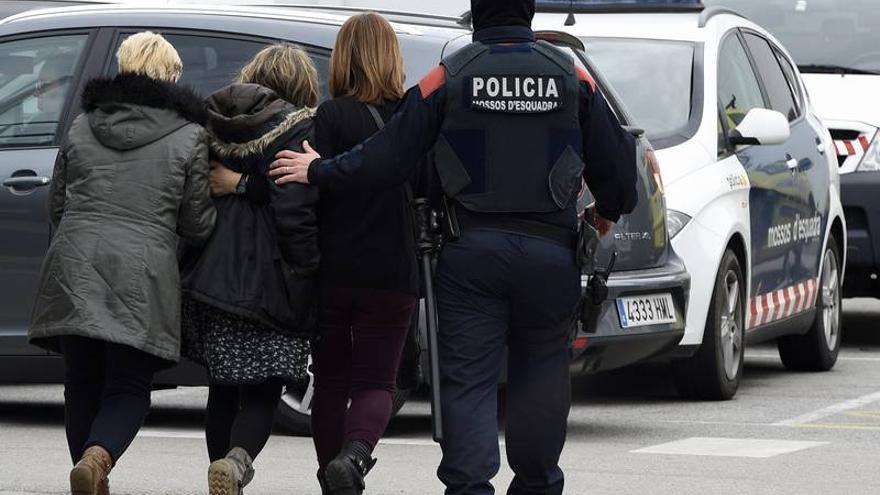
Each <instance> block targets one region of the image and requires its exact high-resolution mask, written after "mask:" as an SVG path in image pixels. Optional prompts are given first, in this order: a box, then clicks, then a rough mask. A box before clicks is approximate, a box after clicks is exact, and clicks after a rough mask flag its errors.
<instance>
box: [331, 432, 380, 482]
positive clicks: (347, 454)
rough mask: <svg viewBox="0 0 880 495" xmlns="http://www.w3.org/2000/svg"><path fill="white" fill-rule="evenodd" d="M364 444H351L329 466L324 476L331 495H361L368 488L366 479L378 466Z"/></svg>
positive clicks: (356, 442)
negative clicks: (374, 467)
mask: <svg viewBox="0 0 880 495" xmlns="http://www.w3.org/2000/svg"><path fill="white" fill-rule="evenodd" d="M370 450H371V449H370V448H369V447H368V446H367V445H366V444H364V443H363V442H358V441H355V442H349V443H347V444H345V447H343V448H342V452H340V453H339V455H338V456H336V458H335V459H333V460H332V461H330V463H329V464H327V468H326V469H325V471H324V476H325V478H326V481H327V488H328V489H329V492H328V493H329V494H330V495H361V494H362V493H364V488H365V487H366V485H365V483H364V478H365V477H366V476H367V473H369V472H370V470H371V469H373V466H375V465H376V459H373V458H372V457H371V456H370V454H369V452H370Z"/></svg>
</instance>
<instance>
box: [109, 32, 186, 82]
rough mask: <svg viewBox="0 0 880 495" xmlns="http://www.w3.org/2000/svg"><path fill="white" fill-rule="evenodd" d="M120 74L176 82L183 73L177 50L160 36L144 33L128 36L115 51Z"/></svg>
mask: <svg viewBox="0 0 880 495" xmlns="http://www.w3.org/2000/svg"><path fill="white" fill-rule="evenodd" d="M116 60H117V62H118V63H119V73H120V74H125V73H128V74H140V75H143V76H147V77H150V78H152V79H158V80H160V81H169V82H176V81H177V79H178V78H179V77H180V75H181V74H182V73H183V61H182V60H180V55H178V53H177V50H175V49H174V46H172V45H171V43H169V42H168V40H166V39H165V38H163V37H162V36H161V35H159V34H156V33H153V32H150V31H144V32H142V33H137V34H133V35H131V36H129V37H128V38H126V39H125V41H123V42H122V44H121V45H119V50H117V51H116Z"/></svg>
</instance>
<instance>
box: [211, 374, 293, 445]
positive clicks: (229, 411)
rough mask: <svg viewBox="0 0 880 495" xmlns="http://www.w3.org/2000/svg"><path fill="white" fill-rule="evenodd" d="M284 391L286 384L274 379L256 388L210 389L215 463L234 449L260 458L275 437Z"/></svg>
mask: <svg viewBox="0 0 880 495" xmlns="http://www.w3.org/2000/svg"><path fill="white" fill-rule="evenodd" d="M283 388H284V383H283V381H282V380H280V379H274V378H273V379H269V380H267V381H265V382H263V383H260V384H256V385H231V386H225V385H211V386H210V387H209V389H208V408H207V409H208V410H207V416H206V422H205V438H206V439H207V441H208V457H209V458H210V459H211V462H214V461H216V460H218V459H222V458H224V457H226V454H227V453H229V451H230V450H231V449H233V448H234V447H239V448H242V449H244V450H245V451H247V453H248V454H249V455H250V456H251V459H256V458H257V456H258V455H259V454H260V451H262V450H263V447H265V446H266V442H267V441H269V436H270V435H271V434H272V423H273V422H274V420H275V410H276V409H277V408H278V401H279V400H280V399H281V392H282V389H283Z"/></svg>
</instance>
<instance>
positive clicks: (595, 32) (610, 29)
mask: <svg viewBox="0 0 880 495" xmlns="http://www.w3.org/2000/svg"><path fill="white" fill-rule="evenodd" d="M573 15H574V19H575V23H574V25H566V20H567V19H568V17H569V15H568V14H566V13H554V12H539V13H538V14H537V15H536V16H535V22H534V25H535V28H536V29H557V30H558V29H564V30H565V31H567V32H569V33H573V34H576V35H577V36H580V37H599V38H645V39H660V40H680V41H693V42H701V41H705V40H706V37H707V36H710V34H708V33H710V32H711V30H707V29H706V28H707V27H711V24H712V23H713V22H715V21H717V20H728V21H730V20H731V18H733V19H735V20H736V21H737V22H738V23H748V24H749V25H750V24H751V23H750V22H749V21H748V20H747V19H746V18H745V17H743V16H741V15H739V14H737V13H736V12H734V11H732V10H730V9H726V8H718V7H710V8H707V9H705V10H703V11H701V12H700V11H683V12H661V13H658V12H652V13H648V12H639V11H632V10H631V11H626V10H619V11H615V10H613V9H612V10H604V11H601V12H590V11H584V12H577V13H574V14H573Z"/></svg>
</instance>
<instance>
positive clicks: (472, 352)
mask: <svg viewBox="0 0 880 495" xmlns="http://www.w3.org/2000/svg"><path fill="white" fill-rule="evenodd" d="M436 286H437V293H438V304H439V315H440V349H439V350H440V366H441V371H440V372H441V393H442V400H443V427H444V429H445V432H444V433H445V436H444V440H443V442H442V447H443V461H442V462H441V464H440V468H439V470H438V476H439V477H440V480H441V481H442V482H443V483H444V484H445V485H446V493H447V495H453V494H455V495H458V494H468V495H472V494H491V493H494V490H493V488H492V485H491V483H490V480H491V479H492V478H493V477H494V476H495V474H497V472H498V469H499V464H500V460H499V457H500V456H499V451H498V420H497V403H496V402H497V389H498V387H497V383H498V379H499V376H500V371H501V366H502V363H503V360H504V350H505V346H508V347H509V359H508V385H507V391H508V393H507V411H506V418H507V425H506V432H505V438H506V444H507V458H508V462H509V464H510V467H511V468H512V469H513V471H514V473H515V477H514V480H513V482H512V483H511V485H510V489H509V490H508V493H509V494H561V493H562V488H563V475H562V471H561V470H560V468H559V465H558V462H559V456H560V454H561V452H562V447H563V444H564V443H565V434H566V422H567V419H568V411H569V407H570V405H571V388H570V376H569V360H570V354H569V350H568V343H569V337H570V332H571V328H572V327H571V321H572V318H573V315H574V311H575V307H576V306H577V301H578V297H579V294H580V276H579V271H578V269H577V267H576V265H575V260H574V252H573V249H571V248H568V247H564V246H562V245H561V244H556V243H553V242H551V241H546V240H543V239H540V238H536V237H528V236H522V235H516V234H509V233H503V232H494V231H483V230H475V231H469V232H465V233H464V235H463V236H462V238H461V239H460V240H458V241H456V242H453V243H449V244H447V245H446V246H445V247H444V248H443V252H442V254H441V256H440V260H439V264H438V267H437V282H436Z"/></svg>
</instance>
